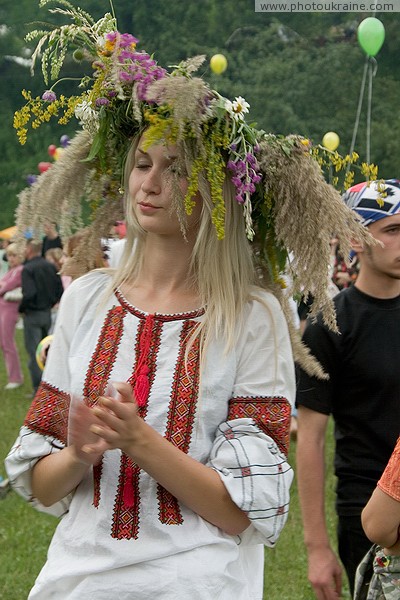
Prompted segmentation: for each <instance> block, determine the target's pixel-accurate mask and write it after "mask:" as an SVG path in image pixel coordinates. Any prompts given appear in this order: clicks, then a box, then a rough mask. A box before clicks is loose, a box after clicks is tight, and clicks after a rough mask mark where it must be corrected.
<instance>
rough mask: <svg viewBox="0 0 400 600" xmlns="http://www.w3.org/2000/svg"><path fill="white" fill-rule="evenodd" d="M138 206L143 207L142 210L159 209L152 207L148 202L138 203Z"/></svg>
mask: <svg viewBox="0 0 400 600" xmlns="http://www.w3.org/2000/svg"><path fill="white" fill-rule="evenodd" d="M138 205H139V206H143V207H144V208H160V207H159V206H154V204H151V203H150V202H138Z"/></svg>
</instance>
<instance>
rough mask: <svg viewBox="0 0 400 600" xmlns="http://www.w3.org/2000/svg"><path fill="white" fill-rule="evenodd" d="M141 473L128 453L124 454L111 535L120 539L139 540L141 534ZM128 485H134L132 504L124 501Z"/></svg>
mask: <svg viewBox="0 0 400 600" xmlns="http://www.w3.org/2000/svg"><path fill="white" fill-rule="evenodd" d="M139 475H140V469H139V467H138V466H137V465H136V464H135V463H134V462H132V461H131V460H130V458H128V457H127V456H126V454H122V455H121V468H120V472H119V480H118V488H117V495H116V499H115V504H114V512H113V524H112V529H111V537H113V538H116V539H118V540H123V539H126V540H130V539H132V538H133V539H134V540H137V538H138V535H139V520H140V517H139V505H140V494H139ZM126 486H132V503H130V506H126V504H125V502H124V490H125V489H126Z"/></svg>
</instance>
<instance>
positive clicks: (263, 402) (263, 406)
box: [228, 396, 291, 456]
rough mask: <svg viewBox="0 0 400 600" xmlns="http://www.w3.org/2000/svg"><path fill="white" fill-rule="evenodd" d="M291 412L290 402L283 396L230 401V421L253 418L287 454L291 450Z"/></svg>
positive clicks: (233, 399)
mask: <svg viewBox="0 0 400 600" xmlns="http://www.w3.org/2000/svg"><path fill="white" fill-rule="evenodd" d="M290 414H291V408H290V404H289V402H288V401H287V400H286V398H283V397H282V396H281V397H272V396H266V397H262V398H252V397H247V398H232V399H231V400H230V401H229V409H228V421H229V420H231V419H243V418H247V419H253V421H255V423H256V424H257V425H258V427H259V428H260V429H262V430H263V431H264V433H266V434H267V435H269V436H270V437H271V438H272V439H273V440H274V441H275V442H276V443H277V445H278V447H279V449H280V450H281V451H282V452H283V453H284V454H285V455H286V456H287V453H288V451H289V430H290Z"/></svg>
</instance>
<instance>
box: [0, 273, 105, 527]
mask: <svg viewBox="0 0 400 600" xmlns="http://www.w3.org/2000/svg"><path fill="white" fill-rule="evenodd" d="M106 283H107V276H106V275H104V274H102V273H99V272H92V273H89V274H88V275H87V276H84V277H81V278H79V279H78V280H76V281H75V282H73V283H72V284H71V285H70V286H69V287H68V289H67V290H66V291H65V292H64V294H63V296H62V298H61V303H60V308H59V311H58V315H57V321H56V328H55V332H54V337H53V341H52V343H51V346H50V349H49V353H48V358H47V361H46V366H45V370H44V372H43V377H42V381H41V383H40V385H39V388H38V391H37V393H36V395H35V397H34V399H33V401H32V404H31V406H30V408H29V410H28V413H27V415H26V417H25V420H24V425H23V427H22V428H21V430H20V433H19V436H18V438H17V440H16V442H15V443H14V445H13V447H12V449H11V450H10V452H9V454H8V456H7V458H6V460H5V466H6V470H7V474H8V477H9V479H10V484H11V485H12V487H13V488H14V489H15V491H16V492H17V493H18V494H20V495H21V496H22V497H23V498H25V499H26V500H28V501H29V502H31V503H32V505H33V506H34V507H35V508H37V509H38V510H40V511H42V512H47V513H49V514H53V515H56V516H61V515H63V514H64V513H65V512H66V511H67V510H68V506H69V503H70V501H71V498H72V495H71V494H70V495H69V496H67V497H66V498H64V499H63V500H61V501H60V502H58V503H56V504H54V505H53V506H50V507H44V506H43V505H42V504H40V503H39V501H38V500H37V499H36V498H34V497H33V495H32V487H31V472H32V469H33V467H34V466H35V464H36V463H37V462H38V460H40V459H41V458H43V457H44V456H47V455H49V454H52V453H54V452H59V451H60V450H62V449H63V448H64V447H65V446H66V445H67V430H68V416H69V405H70V395H69V393H70V373H69V369H68V355H69V349H70V346H71V343H72V340H73V336H74V333H75V331H76V329H77V327H78V325H79V323H80V321H81V319H82V318H83V316H84V315H85V314H86V312H87V309H88V307H89V306H90V307H91V310H92V311H94V310H95V306H96V305H97V303H98V301H99V299H100V297H101V293H102V290H103V289H104V285H105V284H106Z"/></svg>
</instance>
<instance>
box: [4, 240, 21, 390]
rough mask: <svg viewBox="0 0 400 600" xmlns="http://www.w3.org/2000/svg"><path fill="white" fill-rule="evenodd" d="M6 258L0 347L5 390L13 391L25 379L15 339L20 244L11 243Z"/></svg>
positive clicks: (17, 313)
mask: <svg viewBox="0 0 400 600" xmlns="http://www.w3.org/2000/svg"><path fill="white" fill-rule="evenodd" d="M6 256H7V260H8V264H9V270H8V271H7V273H6V274H5V275H3V277H2V278H1V279H0V347H1V350H2V352H3V356H4V361H5V364H6V370H7V376H8V383H7V384H6V386H5V389H6V390H13V389H15V388H18V387H20V386H21V385H22V383H23V379H24V378H23V375H22V371H21V364H20V360H19V355H18V349H17V346H16V344H15V339H14V335H15V328H16V325H17V322H18V319H19V317H20V315H19V312H18V306H19V303H20V301H21V299H22V292H21V285H22V280H21V273H22V263H23V260H24V254H23V251H22V250H21V247H20V246H19V245H18V244H15V243H11V244H9V245H8V246H7V248H6Z"/></svg>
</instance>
